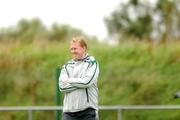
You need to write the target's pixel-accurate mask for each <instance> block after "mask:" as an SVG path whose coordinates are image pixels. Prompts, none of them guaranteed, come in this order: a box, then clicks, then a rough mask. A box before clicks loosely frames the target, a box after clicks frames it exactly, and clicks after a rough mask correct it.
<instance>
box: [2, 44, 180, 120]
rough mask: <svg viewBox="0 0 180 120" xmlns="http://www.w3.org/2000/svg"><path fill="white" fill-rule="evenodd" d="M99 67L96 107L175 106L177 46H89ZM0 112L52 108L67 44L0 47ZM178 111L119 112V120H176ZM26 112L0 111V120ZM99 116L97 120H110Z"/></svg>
mask: <svg viewBox="0 0 180 120" xmlns="http://www.w3.org/2000/svg"><path fill="white" fill-rule="evenodd" d="M88 43H89V48H90V49H89V53H90V54H92V55H94V56H95V57H96V59H97V60H98V61H99V64H100V77H99V81H98V87H99V105H176V104H179V103H180V100H178V99H176V100H175V99H173V94H174V93H175V92H176V91H177V90H179V89H180V87H179V85H180V74H179V72H180V56H179V55H180V46H179V43H172V44H169V45H165V44H159V45H152V44H149V43H145V42H129V43H122V44H121V45H118V46H113V47H112V46H108V45H106V44H99V43H94V42H89V41H88ZM0 58H1V59H0V71H1V72H0V96H1V97H0V106H36V105H37V106H51V105H52V106H54V105H56V96H55V95H56V92H55V90H56V85H55V84H56V81H55V70H56V68H57V67H60V66H62V65H63V64H65V63H66V62H67V60H69V59H70V54H69V46H68V43H66V42H65V43H62V42H57V41H53V42H52V41H51V42H49V41H44V42H38V41H36V42H32V43H24V42H23V43H20V42H13V43H3V44H0ZM179 112H180V111H179V110H168V111H166V110H165V111H163V110H156V111H145V110H143V111H141V110H140V111H134V110H131V111H126V110H125V111H123V120H145V119H146V120H152V119H157V120H161V119H162V120H164V119H166V120H178V119H179V118H180V114H179ZM26 117H27V112H23V111H9V112H5V111H3V112H2V111H1V112H0V119H1V120H24V119H26ZM33 118H34V119H35V120H36V119H38V118H41V119H43V120H49V119H52V118H54V119H55V111H35V112H33ZM116 119H117V112H116V111H100V120H116Z"/></svg>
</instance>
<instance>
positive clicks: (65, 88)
mask: <svg viewBox="0 0 180 120" xmlns="http://www.w3.org/2000/svg"><path fill="white" fill-rule="evenodd" d="M68 79H69V73H68V71H67V69H66V67H65V65H64V66H63V68H62V70H61V73H60V76H59V89H60V91H61V92H71V91H73V90H75V89H77V87H76V86H73V85H71V84H70V83H69V82H68Z"/></svg>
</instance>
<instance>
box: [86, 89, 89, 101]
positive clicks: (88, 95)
mask: <svg viewBox="0 0 180 120" xmlns="http://www.w3.org/2000/svg"><path fill="white" fill-rule="evenodd" d="M86 96H87V102H88V103H89V94H88V89H87V88H86Z"/></svg>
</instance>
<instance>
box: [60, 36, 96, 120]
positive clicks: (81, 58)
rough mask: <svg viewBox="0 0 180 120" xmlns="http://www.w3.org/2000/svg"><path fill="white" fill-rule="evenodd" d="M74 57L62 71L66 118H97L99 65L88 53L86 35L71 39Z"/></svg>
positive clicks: (72, 119)
mask: <svg viewBox="0 0 180 120" xmlns="http://www.w3.org/2000/svg"><path fill="white" fill-rule="evenodd" d="M70 51H71V54H72V58H73V59H72V60H70V61H69V62H67V64H65V65H64V66H63V68H62V70H61V74H60V77H59V88H60V91H61V92H63V93H64V103H63V115H62V118H63V120H97V119H98V115H97V111H98V88H97V79H98V75H99V65H98V63H97V61H96V60H95V58H94V57H93V56H90V55H88V53H87V44H86V43H85V41H84V40H83V38H78V37H74V38H72V40H71V42H70Z"/></svg>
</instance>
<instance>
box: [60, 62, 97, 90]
mask: <svg viewBox="0 0 180 120" xmlns="http://www.w3.org/2000/svg"><path fill="white" fill-rule="evenodd" d="M85 73H86V74H84V75H83V76H82V77H80V78H73V77H69V74H68V71H67V70H66V69H65V67H63V69H62V70H61V74H60V77H59V88H60V91H61V92H71V91H74V90H76V89H82V88H87V87H89V86H91V85H92V84H93V83H94V82H95V81H96V80H97V77H98V75H99V66H98V64H97V62H94V63H93V64H92V65H90V66H89V67H88V68H87V69H86V72H85Z"/></svg>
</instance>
